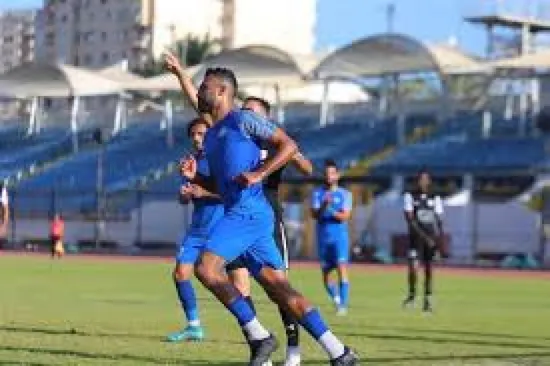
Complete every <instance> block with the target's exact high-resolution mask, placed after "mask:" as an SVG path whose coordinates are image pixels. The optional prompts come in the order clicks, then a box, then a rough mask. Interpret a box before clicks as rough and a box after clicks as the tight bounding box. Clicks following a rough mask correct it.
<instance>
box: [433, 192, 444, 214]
mask: <svg viewBox="0 0 550 366" xmlns="http://www.w3.org/2000/svg"><path fill="white" fill-rule="evenodd" d="M434 212H435V213H436V214H437V215H438V216H441V215H443V200H442V199H441V197H440V196H435V198H434Z"/></svg>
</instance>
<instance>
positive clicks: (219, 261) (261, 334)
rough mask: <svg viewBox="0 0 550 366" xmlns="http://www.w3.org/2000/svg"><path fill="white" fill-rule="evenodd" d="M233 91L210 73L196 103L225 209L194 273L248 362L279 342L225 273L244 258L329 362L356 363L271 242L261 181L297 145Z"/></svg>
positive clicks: (220, 73)
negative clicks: (234, 324) (241, 334)
mask: <svg viewBox="0 0 550 366" xmlns="http://www.w3.org/2000/svg"><path fill="white" fill-rule="evenodd" d="M236 94H237V80H236V78H235V75H234V74H233V72H232V71H231V70H228V69H224V68H215V69H209V70H207V72H206V74H205V77H204V80H203V82H202V84H201V86H200V88H199V93H198V106H199V110H200V111H201V112H203V113H207V114H209V115H211V116H212V119H213V122H214V124H213V126H212V127H211V128H210V129H209V130H208V132H207V135H206V138H205V145H204V146H205V154H206V158H207V160H208V165H209V168H210V175H211V177H212V178H213V180H214V182H215V184H216V187H217V192H218V193H219V195H220V197H221V198H222V201H223V204H224V207H225V214H224V216H223V217H222V219H221V220H219V221H218V223H217V224H216V225H215V226H214V228H213V229H212V231H211V232H210V234H209V236H208V241H207V243H206V245H205V249H204V252H203V253H202V254H201V257H200V260H199V264H198V266H197V269H196V273H197V277H198V278H199V279H200V281H201V282H202V283H203V284H204V285H205V287H206V288H208V289H209V290H210V291H211V292H212V293H213V294H214V295H215V296H216V297H217V298H218V299H219V300H220V301H221V302H222V303H223V304H224V305H225V306H226V307H227V308H228V310H229V311H230V312H231V313H232V314H233V316H234V317H235V318H236V319H237V320H238V323H239V325H240V326H241V327H242V328H243V330H244V331H245V332H246V334H247V335H248V337H247V338H248V340H249V344H250V347H251V357H250V362H249V365H253V366H260V365H262V364H263V363H264V362H266V361H267V360H269V358H270V356H271V354H272V353H273V352H274V351H275V350H276V348H277V341H276V339H275V337H274V336H273V335H272V334H271V333H270V332H269V331H267V330H266V329H265V328H264V327H263V325H262V324H261V323H260V322H259V320H258V319H257V318H256V314H255V312H254V310H253V309H252V307H251V306H250V305H249V304H248V303H247V301H246V300H245V299H244V297H243V296H242V294H241V293H240V292H239V291H238V289H237V288H236V287H235V286H234V285H233V284H232V283H231V282H230V281H229V279H228V277H227V275H226V274H225V273H224V271H223V269H224V267H225V265H226V263H227V262H229V261H232V260H234V259H235V258H237V257H239V256H242V257H243V259H244V260H245V262H246V264H247V268H248V269H249V270H250V271H251V273H252V275H253V276H254V277H255V278H256V279H257V280H258V282H259V283H260V284H261V285H262V287H263V288H264V289H265V290H266V292H267V294H268V295H269V297H270V298H271V299H272V300H273V301H274V302H275V303H277V305H279V306H281V307H282V308H283V309H285V310H287V311H288V312H289V313H290V314H291V315H292V316H294V318H295V319H297V320H298V321H299V322H300V324H301V325H302V326H303V327H304V328H305V329H306V330H307V331H308V333H310V334H311V335H312V336H313V337H314V338H315V340H316V341H317V342H318V343H319V344H320V345H321V346H322V347H323V348H324V349H325V351H326V352H327V354H328V355H329V357H330V360H331V365H335V366H340V365H355V364H356V363H357V356H355V354H354V353H353V352H352V351H351V350H350V349H349V348H348V347H345V346H344V344H342V342H341V341H340V340H339V339H338V338H337V337H336V336H335V335H334V334H333V333H332V332H331V331H330V330H329V329H328V327H327V325H326V324H325V322H324V320H323V319H322V317H321V315H320V313H319V311H318V310H317V309H316V308H315V307H313V306H312V305H311V304H310V303H309V302H308V301H307V300H306V299H305V298H304V296H303V295H301V294H300V293H298V292H297V291H296V290H294V289H293V288H292V287H291V286H290V284H289V282H288V279H287V277H286V274H285V272H284V263H283V260H282V258H281V255H280V253H279V251H278V250H277V247H276V245H275V243H274V239H273V229H274V222H275V219H274V213H273V210H272V208H271V206H270V205H269V202H268V200H267V198H266V196H265V194H264V191H263V184H262V181H263V179H265V178H266V177H267V176H269V175H270V174H272V173H273V172H275V171H276V170H278V169H280V168H281V167H283V166H284V165H285V164H286V163H287V162H288V161H289V160H290V159H291V158H292V156H293V155H294V154H295V153H296V144H295V143H294V141H292V139H290V138H289V137H288V136H287V135H286V133H285V132H284V131H283V130H281V129H280V128H277V127H276V126H275V125H274V124H273V123H271V122H269V121H268V120H266V119H264V118H262V117H260V116H259V115H258V114H256V113H254V112H251V111H247V110H240V109H236V108H235V106H234V99H235V97H236ZM262 142H265V143H268V144H269V145H270V146H272V147H273V148H274V150H275V151H276V152H275V153H274V154H273V156H272V157H271V158H270V159H268V160H266V161H265V162H264V163H261V147H260V144H261V143H262ZM182 168H183V170H184V171H185V174H186V176H187V177H188V178H189V179H191V181H192V182H193V183H196V184H206V183H208V179H205V177H203V176H202V175H201V174H198V173H197V163H196V161H195V159H188V160H187V161H186V162H185V163H184V164H183V166H182Z"/></svg>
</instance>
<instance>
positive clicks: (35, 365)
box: [0, 359, 50, 366]
mask: <svg viewBox="0 0 550 366" xmlns="http://www.w3.org/2000/svg"><path fill="white" fill-rule="evenodd" d="M0 365H12V366H13V365H25V366H50V364H49V363H40V362H28V361H25V362H23V361H21V360H17V361H15V360H6V359H0Z"/></svg>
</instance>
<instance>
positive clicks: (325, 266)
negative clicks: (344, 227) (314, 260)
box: [318, 238, 349, 271]
mask: <svg viewBox="0 0 550 366" xmlns="http://www.w3.org/2000/svg"><path fill="white" fill-rule="evenodd" d="M318 251H319V261H320V262H321V269H322V270H323V271H330V270H333V269H335V268H337V267H338V265H340V264H347V263H349V240H348V239H347V238H341V239H339V240H331V241H324V240H323V241H319V246H318Z"/></svg>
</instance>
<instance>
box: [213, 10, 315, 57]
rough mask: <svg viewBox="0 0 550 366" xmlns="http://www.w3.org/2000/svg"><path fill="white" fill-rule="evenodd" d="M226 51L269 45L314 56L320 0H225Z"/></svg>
mask: <svg viewBox="0 0 550 366" xmlns="http://www.w3.org/2000/svg"><path fill="white" fill-rule="evenodd" d="M223 4H224V7H223V14H222V18H221V24H222V41H223V45H224V47H225V48H238V47H242V46H246V45H251V44H255V45H257V44H265V45H270V46H274V47H277V48H280V49H282V50H284V51H286V52H289V53H291V54H311V53H313V51H314V47H315V26H316V19H317V0H277V1H268V0H224V1H223Z"/></svg>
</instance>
